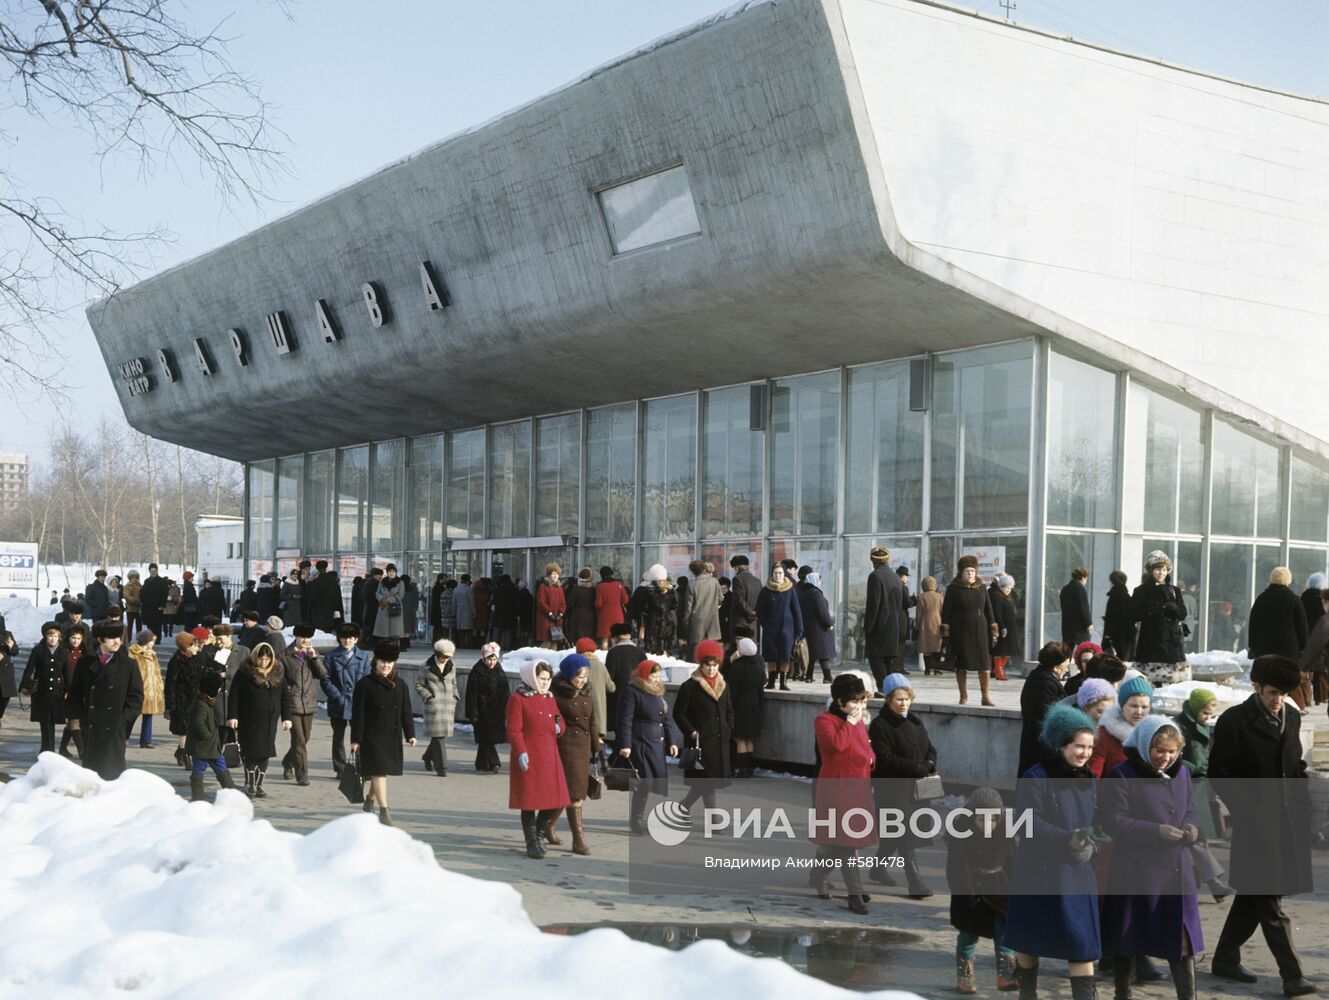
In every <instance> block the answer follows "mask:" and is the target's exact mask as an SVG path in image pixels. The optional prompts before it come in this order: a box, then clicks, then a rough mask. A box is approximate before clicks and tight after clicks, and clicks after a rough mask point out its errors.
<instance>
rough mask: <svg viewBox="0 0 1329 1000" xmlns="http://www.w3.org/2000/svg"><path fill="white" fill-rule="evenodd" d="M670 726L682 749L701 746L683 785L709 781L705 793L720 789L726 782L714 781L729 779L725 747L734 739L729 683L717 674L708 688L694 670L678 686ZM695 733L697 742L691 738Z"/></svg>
mask: <svg viewBox="0 0 1329 1000" xmlns="http://www.w3.org/2000/svg"><path fill="white" fill-rule="evenodd" d="M674 724H675V725H677V726H678V731H679V733H680V734H681V735H682V737H683V744H682V745H683V746H696V745H700V747H701V764H702V766H701V767H700V768H686V769H684V771H683V781H684V783H685V784H686V783H690V782H691V781H692V780H693V779H697V778H705V779H709V780H707V781H706V783H705V787H706V788H707V790H710V789H712V788H719V787H723V784H727V782H722V781H717V779H724V778H729V777H732V776H733V773H734V771H733V766H732V762H731V761H730V759H729V745H730V742H731V741H732V740H733V738H734V705H733V702H732V701H730V700H729V684H728V682H726V681H725V679H724V677H722V676H720V675H719V674H717V675H716V677H715V687H711V686H710V685H709V684H707V683H706V681H704V680H703V679H702V677H701V671H700V670H698V671H695V672H694V673H693V674H692V676H691V677H689V678H688V679H687V680H685V681H684V682H683V683H682V684H680V685H679V687H678V694H677V695H676V696H675V697H674ZM693 733H696V734H697V736H698V740H696V741H694V740H693V739H692V734H693Z"/></svg>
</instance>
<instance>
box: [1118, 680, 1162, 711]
mask: <svg viewBox="0 0 1329 1000" xmlns="http://www.w3.org/2000/svg"><path fill="white" fill-rule="evenodd" d="M1137 694H1142V695H1145V696H1147V697H1148V698H1149V700H1150V701H1151V702H1152V701H1153V700H1154V686H1153V685H1152V684H1150V683H1149V681H1148V680H1147V679H1146V678H1144V677H1131V678H1129V679H1128V680H1124V681H1122V682H1121V686H1120V687H1119V688H1117V704H1118V705H1120V706H1121V707H1122V708H1125V707H1126V702H1128V701H1130V700H1131V698H1133V697H1135V695H1137Z"/></svg>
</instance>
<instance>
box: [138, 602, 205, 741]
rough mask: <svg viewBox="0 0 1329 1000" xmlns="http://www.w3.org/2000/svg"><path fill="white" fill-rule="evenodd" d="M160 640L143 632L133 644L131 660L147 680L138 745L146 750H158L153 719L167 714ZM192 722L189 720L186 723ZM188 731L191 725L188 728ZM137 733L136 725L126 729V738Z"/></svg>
mask: <svg viewBox="0 0 1329 1000" xmlns="http://www.w3.org/2000/svg"><path fill="white" fill-rule="evenodd" d="M156 643H157V637H156V636H155V635H153V634H152V629H149V628H145V629H141V630H140V631H139V633H138V635H136V636H135V637H134V641H133V642H132V643H130V645H129V658H130V659H131V660H133V661H134V663H135V664H136V665H137V666H138V672H139V676H140V677H142V678H143V707H142V708H141V709H140V710H139V711H140V712H141V713H142V718H143V723H142V726H141V727H140V729H139V733H138V745H139V746H140V747H141V748H142V749H144V750H154V749H156V746H155V744H153V742H152V717H153V716H154V715H159V714H160V713H162V712H164V711H166V697H165V695H166V689H165V685H164V683H163V681H162V667H161V664H160V663H159V662H158V661H157V649H156ZM188 721H189V720H188V719H186V720H185V722H186V724H187V723H188ZM186 728H187V726H186ZM133 732H134V723H133V722H130V723H129V725H127V726H126V727H125V739H129V737H130V736H131V735H133Z"/></svg>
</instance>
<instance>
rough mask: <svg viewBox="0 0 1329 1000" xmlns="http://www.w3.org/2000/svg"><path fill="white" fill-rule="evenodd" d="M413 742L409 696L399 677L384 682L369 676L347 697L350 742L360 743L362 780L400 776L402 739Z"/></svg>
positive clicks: (359, 769)
mask: <svg viewBox="0 0 1329 1000" xmlns="http://www.w3.org/2000/svg"><path fill="white" fill-rule="evenodd" d="M413 739H415V721H414V720H413V719H412V718H411V695H410V692H409V691H408V690H407V689H406V682H405V681H403V680H402V679H401V678H400V677H395V678H393V679H392V680H391V682H389V681H388V679H387V678H385V677H378V676H375V675H374V674H372V673H371V674H369V676H367V677H361V678H360V680H359V681H357V682H356V685H355V691H354V693H353V694H352V695H351V742H352V743H358V744H360V762H359V765H358V773H359V775H360V777H362V778H383V777H387V776H389V775H398V774H401V765H402V749H401V745H402V742H403V741H404V740H413Z"/></svg>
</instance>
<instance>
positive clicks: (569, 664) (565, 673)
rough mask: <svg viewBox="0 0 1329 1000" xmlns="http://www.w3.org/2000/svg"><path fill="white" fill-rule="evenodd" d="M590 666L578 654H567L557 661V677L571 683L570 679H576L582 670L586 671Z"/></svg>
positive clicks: (587, 661) (586, 660)
mask: <svg viewBox="0 0 1329 1000" xmlns="http://www.w3.org/2000/svg"><path fill="white" fill-rule="evenodd" d="M590 665H591V661H590V660H588V659H586V657H584V656H582V655H581V654H580V653H569V654H568V655H567V656H565V657H563V659H562V660H560V661H559V664H558V676H560V677H562V678H563V679H564V680H565V681H571V680H572V678H574V677H576V676H577V675H578V674H579V673H581V672H582V671H583V670H586V669H588V668H589V667H590Z"/></svg>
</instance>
